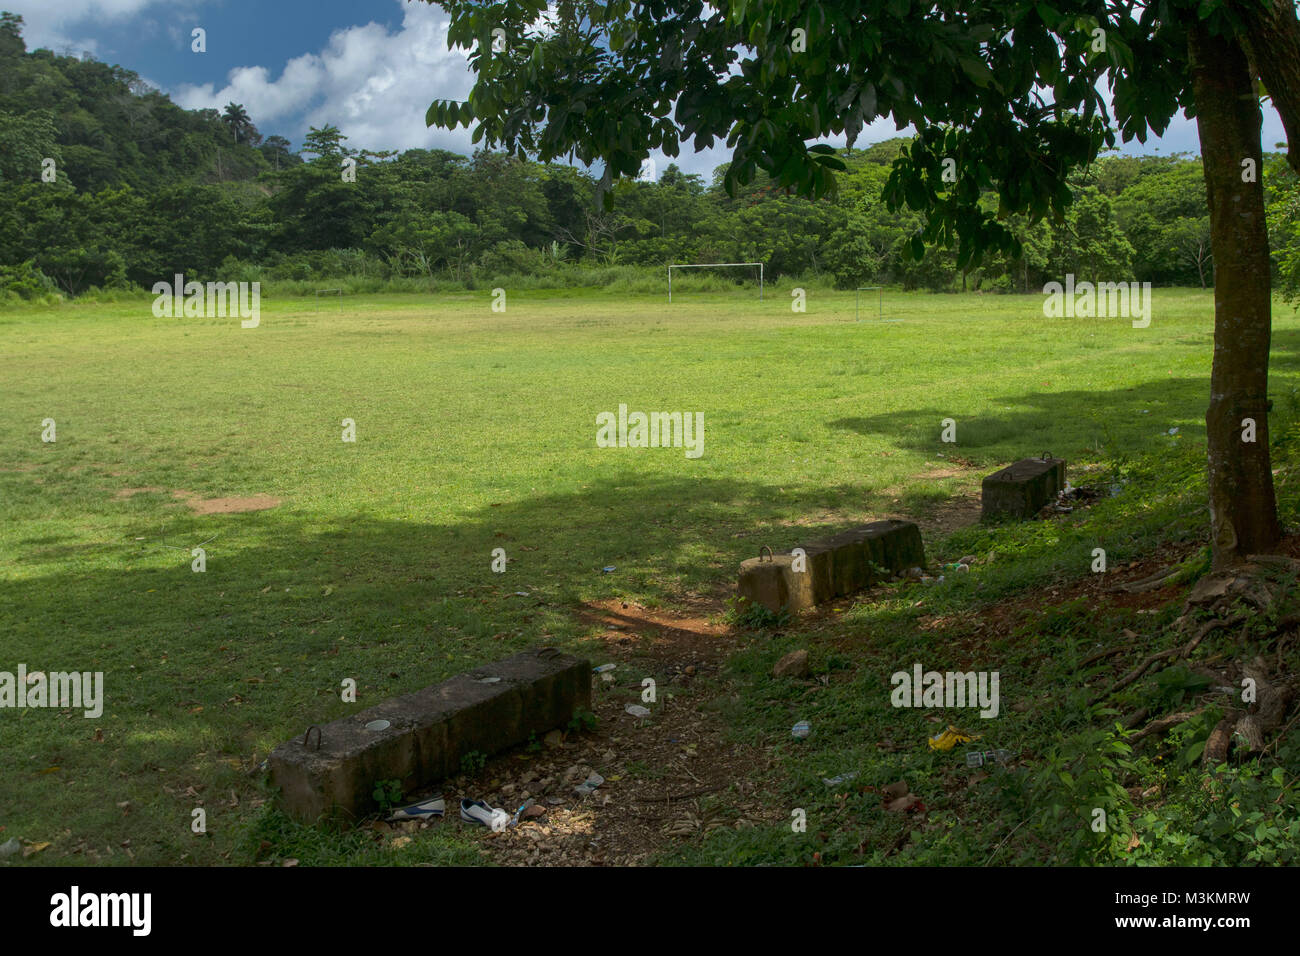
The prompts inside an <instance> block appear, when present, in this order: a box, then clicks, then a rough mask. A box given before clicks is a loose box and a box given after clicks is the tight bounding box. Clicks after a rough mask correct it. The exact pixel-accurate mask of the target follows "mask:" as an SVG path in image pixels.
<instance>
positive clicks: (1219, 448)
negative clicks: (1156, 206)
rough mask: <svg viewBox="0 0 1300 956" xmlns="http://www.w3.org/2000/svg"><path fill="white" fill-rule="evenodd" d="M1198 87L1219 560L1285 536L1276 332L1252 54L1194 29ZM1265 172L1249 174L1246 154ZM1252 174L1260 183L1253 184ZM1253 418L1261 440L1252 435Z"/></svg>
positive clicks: (1191, 40) (1229, 560)
mask: <svg viewBox="0 0 1300 956" xmlns="http://www.w3.org/2000/svg"><path fill="white" fill-rule="evenodd" d="M1188 54H1189V60H1190V63H1191V75H1192V93H1193V96H1194V97H1195V100H1196V127H1197V132H1198V134H1199V136H1200V141H1201V160H1202V164H1203V166H1204V169H1205V189H1206V193H1207V196H1208V199H1209V206H1210V248H1211V251H1212V253H1213V255H1214V264H1215V268H1214V367H1213V370H1212V372H1211V375H1210V407H1209V409H1208V410H1207V411H1206V413H1205V425H1206V431H1207V438H1208V444H1209V492H1210V528H1211V534H1212V535H1213V552H1214V565H1215V566H1216V567H1224V566H1227V565H1230V564H1233V563H1236V562H1237V561H1239V560H1240V559H1242V558H1243V557H1244V556H1245V555H1247V554H1253V553H1257V552H1264V553H1267V552H1269V551H1272V550H1273V549H1274V548H1275V547H1276V545H1277V543H1278V540H1279V538H1280V537H1281V530H1280V528H1279V526H1278V520H1277V500H1276V498H1275V497H1274V494H1273V471H1272V463H1271V461H1270V458H1269V444H1268V404H1269V402H1268V357H1269V339H1270V335H1271V325H1272V315H1271V301H1270V297H1271V293H1270V286H1269V261H1268V232H1267V228H1266V226H1265V221H1264V190H1263V184H1262V182H1261V180H1262V176H1261V175H1260V173H1261V172H1262V168H1261V167H1262V164H1263V155H1262V150H1261V147H1260V110H1259V100H1258V98H1257V97H1256V95H1255V89H1254V82H1253V78H1252V76H1251V71H1250V68H1249V66H1248V64H1247V60H1246V54H1245V51H1244V50H1243V49H1242V46H1241V44H1240V43H1239V42H1238V41H1237V40H1236V39H1235V38H1233V37H1223V36H1213V35H1211V34H1210V32H1209V30H1207V29H1206V27H1205V25H1204V24H1203V23H1199V22H1196V23H1193V24H1191V25H1190V27H1189V29H1188ZM1246 159H1251V160H1254V170H1255V175H1254V176H1250V177H1244V176H1243V168H1242V161H1243V160H1246ZM1243 178H1249V179H1251V180H1253V181H1252V182H1243V181H1242V180H1243ZM1246 419H1253V420H1254V441H1245V440H1244V438H1245V432H1246V424H1245V420H1246Z"/></svg>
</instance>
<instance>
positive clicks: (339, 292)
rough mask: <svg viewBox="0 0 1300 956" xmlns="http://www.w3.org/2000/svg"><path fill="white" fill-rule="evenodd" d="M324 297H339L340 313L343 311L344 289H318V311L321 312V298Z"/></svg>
mask: <svg viewBox="0 0 1300 956" xmlns="http://www.w3.org/2000/svg"><path fill="white" fill-rule="evenodd" d="M322 295H337V296H338V297H339V311H340V312H342V311H343V290H342V289H317V290H316V311H317V312H319V311H320V297H321V296H322Z"/></svg>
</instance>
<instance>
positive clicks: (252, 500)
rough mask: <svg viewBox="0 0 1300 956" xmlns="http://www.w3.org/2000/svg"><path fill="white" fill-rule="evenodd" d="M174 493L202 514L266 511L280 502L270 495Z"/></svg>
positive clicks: (193, 509)
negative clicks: (209, 495) (207, 496)
mask: <svg viewBox="0 0 1300 956" xmlns="http://www.w3.org/2000/svg"><path fill="white" fill-rule="evenodd" d="M172 495H173V496H174V497H177V498H182V499H184V501H185V504H187V505H188V506H189V509H190V510H191V511H193V512H194V513H195V514H200V515H228V514H239V513H241V512H244V511H266V510H267V509H268V508H275V507H277V506H278V505H279V504H280V499H279V498H272V497H271V496H270V495H251V496H249V497H241V498H199V497H198V496H197V495H192V494H191V493H190V492H187V491H174V492H172Z"/></svg>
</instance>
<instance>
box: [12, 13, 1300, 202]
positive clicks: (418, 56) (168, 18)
mask: <svg viewBox="0 0 1300 956" xmlns="http://www.w3.org/2000/svg"><path fill="white" fill-rule="evenodd" d="M0 9H6V10H11V11H13V12H15V13H19V14H21V15H22V16H23V18H24V20H25V22H26V28H25V35H26V38H27V45H28V48H29V49H31V48H35V47H37V46H45V47H49V48H50V49H53V50H55V51H57V52H60V53H63V52H68V53H74V54H80V53H81V52H82V51H87V52H89V53H91V54H92V55H94V56H95V57H96V58H97V59H99V60H103V61H105V62H108V63H120V64H121V65H123V66H125V67H127V68H129V69H132V70H134V71H135V72H137V73H139V74H140V75H141V76H142V77H143V78H144V79H146V80H147V81H149V82H150V83H152V84H153V85H155V86H157V87H159V88H160V89H162V90H164V91H165V92H167V93H168V94H170V95H171V97H172V99H173V100H175V101H176V102H177V103H179V104H180V105H182V106H185V107H188V108H191V109H197V108H201V107H205V106H212V107H217V108H220V107H222V106H224V105H225V104H226V103H228V102H230V101H232V100H233V101H234V102H237V103H242V104H243V105H244V106H245V108H246V109H247V110H248V112H249V115H250V116H251V117H252V119H253V122H254V123H256V124H257V126H258V128H259V129H260V130H261V131H262V133H263V134H264V135H270V134H272V133H278V134H280V135H282V136H286V137H288V138H289V139H290V140H292V141H293V142H294V144H295V145H297V144H300V143H301V141H302V137H303V134H304V133H306V131H307V128H308V127H309V126H321V125H324V124H325V123H333V124H334V125H336V126H338V127H339V128H340V129H341V130H342V131H343V132H344V134H346V135H347V136H348V137H349V145H351V146H354V147H362V146H364V147H366V148H369V149H399V150H400V149H409V148H412V147H440V148H443V149H450V150H454V151H456V152H460V153H466V154H468V153H469V152H471V151H472V149H473V147H472V145H471V143H470V133H469V131H468V130H463V129H461V130H455V131H447V130H429V129H426V128H425V125H424V112H425V109H426V108H427V107H428V105H429V103H430V101H432V100H434V99H443V98H448V99H464V98H465V96H466V94H467V93H468V91H469V88H470V85H471V82H472V80H471V74H470V72H469V69H468V67H467V65H466V61H465V56H464V54H463V53H461V52H458V51H451V50H448V49H447V37H446V25H447V17H446V14H445V13H443V11H442V10H441V9H440V8H439V7H437V6H435V5H431V4H428V3H424V2H423V0H414V2H412V0H0ZM195 27H202V28H203V29H204V30H205V31H206V33H207V38H206V39H207V51H206V52H205V53H194V52H192V51H191V49H190V47H191V31H192V30H193V29H194V28H195ZM894 135H897V133H896V132H895V130H894V125H893V123H892V121H890V120H888V119H883V120H878V121H877V122H876V123H875V124H873V125H872V126H870V127H868V128H867V130H865V131H864V133H863V136H862V139H861V140H860V141H859V145H866V144H867V143H870V142H875V141H877V140H880V139H887V138H889V137H891V136H894ZM1282 139H1283V133H1282V128H1281V123H1280V122H1279V121H1278V118H1277V115H1276V113H1274V112H1273V110H1272V109H1271V108H1268V109H1266V110H1265V125H1264V148H1265V149H1266V150H1268V149H1272V148H1273V146H1274V144H1276V143H1278V142H1280V141H1281V140H1282ZM831 142H832V143H834V142H835V141H834V140H831ZM837 145H843V142H842V141H840V143H838V144H837ZM1157 151H1159V152H1162V153H1171V152H1190V153H1198V152H1199V147H1198V144H1197V138H1196V128H1195V125H1194V124H1193V123H1191V122H1188V121H1187V120H1185V119H1183V118H1182V117H1181V116H1180V117H1178V118H1177V119H1176V120H1175V121H1174V124H1173V125H1172V126H1171V128H1170V129H1169V131H1168V132H1166V134H1165V136H1164V137H1162V138H1161V139H1159V140H1148V141H1147V145H1146V146H1142V145H1139V144H1137V143H1132V144H1128V145H1127V146H1126V147H1125V148H1124V149H1123V152H1126V153H1152V152H1157ZM727 158H728V154H727V151H726V150H724V149H717V148H715V149H712V150H708V151H706V152H704V153H699V154H690V153H688V152H685V151H683V154H682V155H681V156H679V157H678V158H676V159H675V160H673V161H674V162H676V163H677V164H678V165H680V166H682V167H683V168H685V169H686V170H687V171H689V172H694V173H700V174H702V175H704V176H705V177H706V178H707V177H708V175H709V174H710V173H711V172H712V170H713V167H714V166H716V165H717V164H718V163H720V162H723V161H725V160H726V159H727ZM654 159H655V160H656V163H657V167H658V169H660V170H662V169H663V168H664V166H665V165H666V163H667V160H665V159H664V158H663V157H662V156H658V157H654Z"/></svg>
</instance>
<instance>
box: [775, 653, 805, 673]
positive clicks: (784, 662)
mask: <svg viewBox="0 0 1300 956" xmlns="http://www.w3.org/2000/svg"><path fill="white" fill-rule="evenodd" d="M772 676H773V677H807V676H808V652H807V651H805V650H798V651H791V652H790V653H789V654H787V655H785V657H783V658H781V659H780V660H779V661H777V662H776V666H775V667H773V668H772Z"/></svg>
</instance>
